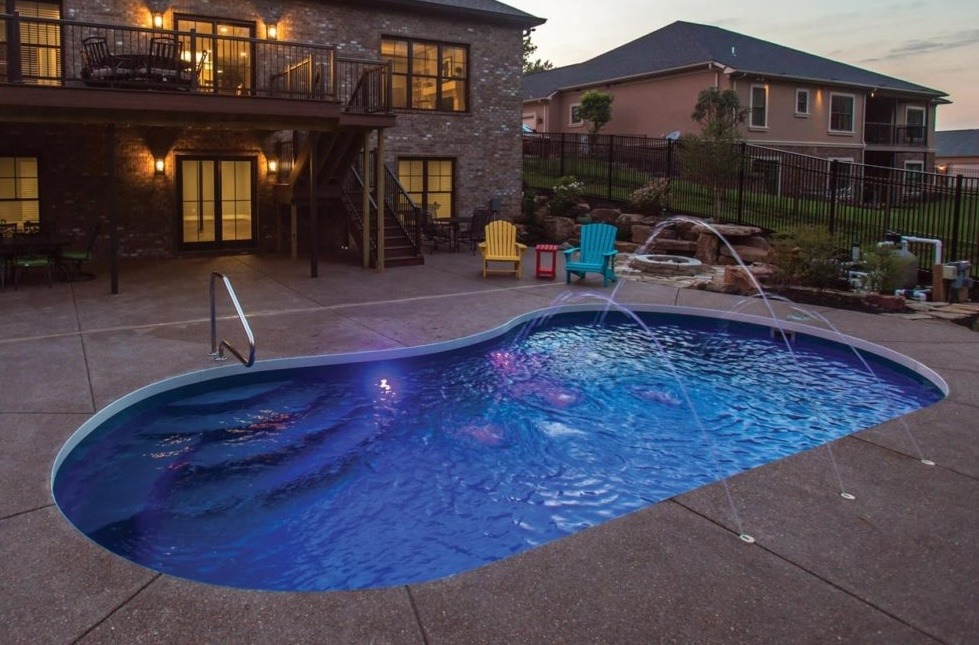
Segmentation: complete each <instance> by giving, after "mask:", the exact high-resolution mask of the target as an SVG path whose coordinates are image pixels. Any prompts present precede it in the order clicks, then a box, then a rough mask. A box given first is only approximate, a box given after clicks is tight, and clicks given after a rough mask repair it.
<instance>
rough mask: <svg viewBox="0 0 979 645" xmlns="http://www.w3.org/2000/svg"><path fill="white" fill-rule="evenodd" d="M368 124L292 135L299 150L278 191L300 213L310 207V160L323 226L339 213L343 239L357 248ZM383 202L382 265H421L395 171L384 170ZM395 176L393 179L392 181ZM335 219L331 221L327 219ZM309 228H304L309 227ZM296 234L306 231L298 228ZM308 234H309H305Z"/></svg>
mask: <svg viewBox="0 0 979 645" xmlns="http://www.w3.org/2000/svg"><path fill="white" fill-rule="evenodd" d="M369 132H370V130H369V129H362V128H349V129H340V130H337V131H333V132H320V133H317V134H315V135H310V134H309V133H297V134H294V149H297V150H298V151H299V152H298V154H297V155H296V157H295V160H294V161H293V164H292V170H291V172H290V174H289V179H288V185H287V186H285V187H283V190H280V191H279V193H278V198H279V203H280V204H283V203H288V204H290V205H295V206H297V208H298V209H299V210H300V211H301V212H307V213H308V211H309V195H310V191H309V176H310V171H309V163H310V159H311V158H312V159H314V163H315V164H316V167H315V170H314V176H315V178H316V179H315V181H316V189H315V199H316V200H317V212H318V213H319V214H320V215H319V217H320V223H321V225H323V226H325V227H328V228H337V224H338V222H336V221H335V218H337V217H341V218H343V220H344V221H343V227H344V228H345V229H346V238H347V239H349V240H350V241H352V242H353V244H354V245H355V246H357V247H358V250H360V251H361V253H362V252H363V249H362V248H360V247H361V245H362V244H363V239H364V238H363V231H364V225H363V217H362V212H361V211H362V186H363V180H362V179H361V174H360V173H359V172H357V169H356V167H357V162H358V160H359V159H360V157H361V153H362V151H363V147H364V144H365V142H366V140H367V136H368V134H369ZM385 174H386V175H389V177H386V183H385V195H386V198H385V202H386V203H385V205H384V206H385V207H384V266H385V268H387V267H397V266H408V265H416V264H424V263H425V260H424V257H423V256H422V253H421V247H420V245H419V241H420V240H419V238H418V235H417V234H416V233H414V229H415V228H417V224H416V222H417V215H416V214H415V213H414V211H413V209H414V210H417V209H415V207H414V205H413V204H411V200H410V199H409V198H408V197H407V194H405V193H404V189H403V188H401V186H400V184H399V183H398V182H397V179H396V178H394V176H393V173H391V171H390V170H389V169H386V173H385ZM392 180H393V181H392ZM375 195H376V191H375V190H372V191H371V199H370V211H371V217H370V220H371V223H372V224H371V228H372V230H371V235H370V247H371V248H370V252H369V257H370V265H371V266H373V267H376V266H377V258H378V248H377V231H376V222H377V204H376V201H375V197H374V196H375ZM329 220H334V221H329ZM307 231H308V229H307ZM299 235H300V237H304V232H303V231H302V228H300V233H299ZM306 235H308V233H306Z"/></svg>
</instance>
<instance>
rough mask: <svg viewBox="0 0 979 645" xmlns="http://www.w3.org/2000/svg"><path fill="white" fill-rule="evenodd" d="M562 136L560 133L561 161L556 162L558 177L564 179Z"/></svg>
mask: <svg viewBox="0 0 979 645" xmlns="http://www.w3.org/2000/svg"><path fill="white" fill-rule="evenodd" d="M564 135H565V133H564V132H562V133H561V160H560V161H559V162H558V174H557V176H558V177H564Z"/></svg>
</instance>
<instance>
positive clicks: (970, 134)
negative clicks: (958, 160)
mask: <svg viewBox="0 0 979 645" xmlns="http://www.w3.org/2000/svg"><path fill="white" fill-rule="evenodd" d="M935 155H936V156H938V157H979V130H944V131H942V132H936V133H935Z"/></svg>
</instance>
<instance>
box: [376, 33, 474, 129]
mask: <svg viewBox="0 0 979 645" xmlns="http://www.w3.org/2000/svg"><path fill="white" fill-rule="evenodd" d="M381 60H385V61H391V64H392V79H391V85H392V89H393V96H392V101H393V104H394V107H396V108H405V109H412V110H441V111H444V112H466V111H468V110H469V49H468V48H467V47H465V46H463V45H452V44H449V43H440V42H434V41H424V40H411V39H400V38H382V39H381Z"/></svg>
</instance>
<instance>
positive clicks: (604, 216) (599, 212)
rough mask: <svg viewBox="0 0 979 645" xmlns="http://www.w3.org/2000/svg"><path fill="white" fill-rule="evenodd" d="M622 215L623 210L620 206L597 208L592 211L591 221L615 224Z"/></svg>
mask: <svg viewBox="0 0 979 645" xmlns="http://www.w3.org/2000/svg"><path fill="white" fill-rule="evenodd" d="M620 215H622V211H620V210H619V209H618V208H596V209H594V210H592V211H591V221H593V222H605V223H606V224H615V223H616V221H617V220H618V219H619V216H620Z"/></svg>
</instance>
